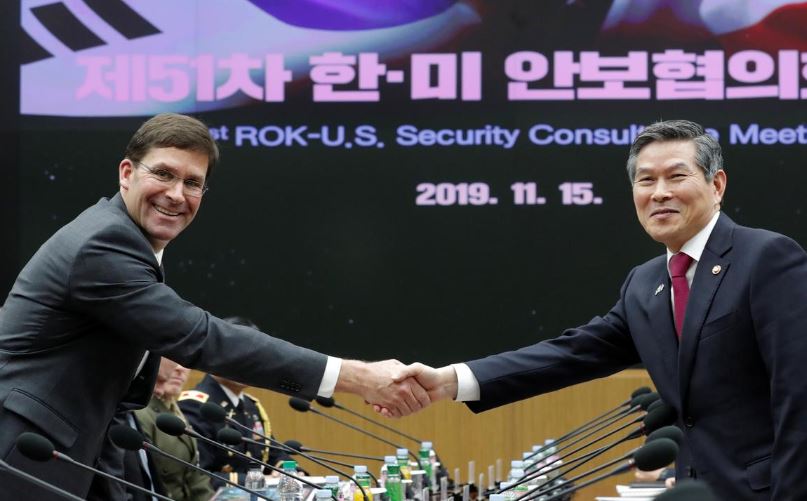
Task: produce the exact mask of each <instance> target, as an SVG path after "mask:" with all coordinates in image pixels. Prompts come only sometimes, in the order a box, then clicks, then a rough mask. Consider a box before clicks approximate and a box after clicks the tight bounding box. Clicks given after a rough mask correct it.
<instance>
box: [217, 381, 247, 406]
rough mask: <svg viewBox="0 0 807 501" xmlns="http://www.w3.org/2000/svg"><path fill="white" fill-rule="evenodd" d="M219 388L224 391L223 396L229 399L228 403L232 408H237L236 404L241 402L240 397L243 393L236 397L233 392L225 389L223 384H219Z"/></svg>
mask: <svg viewBox="0 0 807 501" xmlns="http://www.w3.org/2000/svg"><path fill="white" fill-rule="evenodd" d="M219 386H221V389H222V390H224V394H225V395H227V398H229V399H230V402H231V403H232V404H233V407H238V402H240V401H241V395H243V394H244V392H241V393H239V394H238V395H236V394H235V392H233V390H231V389H229V388H227V387H226V386H224V385H223V384H221V383H219Z"/></svg>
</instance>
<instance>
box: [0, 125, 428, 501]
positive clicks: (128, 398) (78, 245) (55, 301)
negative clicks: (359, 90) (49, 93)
mask: <svg viewBox="0 0 807 501" xmlns="http://www.w3.org/2000/svg"><path fill="white" fill-rule="evenodd" d="M217 160H218V149H217V147H216V144H215V142H214V141H213V139H212V138H211V136H210V134H209V131H208V129H207V127H206V126H205V125H204V124H202V123H201V122H199V121H198V120H196V119H193V118H191V117H187V116H183V115H176V114H162V115H158V116H156V117H154V118H152V119H150V120H148V121H147V122H145V123H144V124H143V125H142V126H141V127H140V129H139V130H138V131H137V132H136V133H135V135H134V136H133V137H132V139H131V141H130V142H129V145H128V146H127V149H126V152H125V158H124V159H123V160H122V161H121V162H120V165H119V167H118V170H119V183H120V193H118V194H116V195H115V196H114V197H112V198H111V199H105V198H104V199H101V200H100V201H99V202H98V203H97V204H95V205H94V206H92V207H90V208H88V209H87V210H85V211H84V212H83V213H82V214H80V215H79V216H78V217H77V218H76V219H74V220H73V221H72V222H70V223H69V224H67V225H66V226H64V227H63V228H61V229H60V230H59V231H57V232H56V233H55V234H54V235H53V236H52V237H51V238H50V239H49V240H48V241H47V242H45V244H43V245H42V247H41V248H40V249H39V250H38V251H37V252H36V254H35V255H34V256H33V257H32V258H31V260H30V261H29V262H28V263H27V264H26V266H25V267H24V269H23V270H22V271H21V272H20V274H19V276H18V277H17V280H16V282H15V284H14V286H13V288H12V290H11V292H10V294H9V296H8V298H7V299H6V302H5V304H4V305H3V307H2V309H0V458H2V459H4V460H5V461H7V462H8V463H9V464H11V465H12V466H15V467H17V468H20V469H22V470H24V471H27V472H29V473H32V474H34V475H35V476H37V477H39V478H41V479H44V480H46V481H48V482H50V483H53V484H55V485H57V486H59V487H61V488H63V489H66V490H68V491H70V492H72V493H75V494H77V495H79V496H86V495H87V494H88V491H89V490H90V484H91V481H92V475H91V474H88V473H86V472H84V471H81V470H78V469H77V468H75V467H73V466H70V465H67V464H59V463H56V462H55V461H50V462H45V463H37V462H33V461H31V460H29V459H27V458H25V457H24V456H23V455H22V454H21V453H20V452H19V451H18V450H17V449H16V447H15V440H16V438H17V437H18V436H19V435H20V433H22V432H25V431H33V432H37V433H40V434H42V435H45V436H46V437H48V438H49V439H50V440H51V441H52V442H53V443H54V444H55V447H56V449H57V450H59V451H61V452H63V453H65V454H67V455H69V456H71V457H73V458H74V459H76V460H78V461H80V462H82V463H85V464H90V465H93V464H99V463H98V461H99V459H98V457H99V454H100V453H101V449H102V444H103V441H104V438H105V435H106V431H107V427H108V425H109V423H110V420H111V419H112V417H113V415H114V414H115V412H116V411H117V410H121V409H126V408H133V407H142V406H143V405H145V404H146V403H147V402H148V399H149V397H150V395H151V392H152V388H153V385H154V381H155V377H156V374H157V368H158V366H159V359H160V356H166V357H169V358H171V359H172V360H175V361H177V362H178V363H181V364H182V365H184V366H186V367H192V368H196V369H200V370H202V371H205V372H210V373H214V374H220V375H222V376H225V377H227V378H231V379H235V380H238V381H241V382H243V383H245V384H248V385H251V386H260V387H264V388H269V389H272V390H276V391H279V392H283V393H287V394H290V395H297V396H300V397H304V398H308V399H311V398H313V397H315V396H317V395H321V396H329V395H331V394H332V393H333V392H334V391H346V392H351V393H355V394H358V395H360V396H362V397H363V398H364V399H365V400H366V401H368V402H371V403H375V404H379V405H381V406H384V407H385V408H390V409H393V411H392V413H393V414H394V415H397V416H399V415H405V414H409V413H411V412H413V411H415V410H418V409H420V408H421V407H422V406H424V405H426V404H428V403H429V399H428V395H427V394H426V393H425V392H424V391H423V390H422V388H420V387H419V386H418V385H417V384H416V383H414V382H413V381H412V380H404V381H403V382H395V381H401V378H403V377H405V376H406V372H405V369H404V366H403V365H402V364H400V363H399V362H397V361H394V360H388V361H384V362H375V363H365V362H359V361H354V360H340V359H337V358H333V357H328V356H326V355H323V354H320V353H317V352H315V351H312V350H308V349H306V348H301V347H298V346H295V345H293V344H291V343H288V342H286V341H283V340H280V339H277V338H273V337H271V336H267V335H265V334H263V333H261V332H259V331H257V330H255V329H252V328H249V327H244V326H238V325H233V324H230V323H228V322H225V321H223V320H220V319H219V318H217V317H215V316H213V315H211V314H210V313H208V312H206V311H204V310H202V309H201V308H198V307H196V306H194V305H193V304H190V303H189V302H187V301H184V300H183V299H182V298H180V297H179V296H178V295H177V294H176V292H174V291H173V290H172V289H171V288H170V287H168V286H166V285H165V283H164V280H163V270H162V266H161V264H160V263H161V260H162V255H163V251H164V249H165V247H166V245H167V244H168V243H169V242H170V241H171V240H173V239H174V238H175V237H176V236H177V235H179V234H180V233H181V232H182V230H184V229H185V228H186V227H187V226H188V225H189V224H190V223H191V221H193V218H194V216H195V215H196V212H197V211H198V209H199V205H200V203H201V200H202V196H203V194H204V192H205V191H206V189H207V181H208V179H209V178H210V174H211V171H212V169H213V167H214V166H215V164H216V161H217ZM225 346H226V349H225ZM103 460H104V459H102V461H103ZM0 470H2V468H0ZM0 486H2V491H0V492H2V494H3V495H4V496H5V498H6V499H15V500H26V499H31V500H33V499H36V500H43V499H51V496H50V495H49V494H48V493H46V492H45V491H42V490H40V489H36V488H33V487H32V486H31V485H28V484H25V483H24V482H22V481H21V480H18V479H17V478H16V477H13V476H10V475H9V474H7V473H3V472H1V471H0Z"/></svg>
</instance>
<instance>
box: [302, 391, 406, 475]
mask: <svg viewBox="0 0 807 501" xmlns="http://www.w3.org/2000/svg"><path fill="white" fill-rule="evenodd" d="M289 406H291V408H292V409H294V410H295V411H297V412H312V413H314V414H317V415H318V416H322V417H324V418H328V419H330V420H331V421H334V422H337V423H339V424H341V425H342V426H347V427H348V428H350V429H351V430H355V431H358V432H359V433H362V434H364V435H367V436H368V437H372V438H374V439H376V440H378V441H380V442H384V443H385V444H387V445H391V446H392V447H395V448H396V449H403V448H404V447H403V446H401V445H398V444H396V443H394V442H390V441H389V440H387V439H385V438H383V437H379V436H378V435H376V434H375V433H370V432H369V431H367V430H362V429H361V428H359V427H358V426H354V425H352V424H350V423H346V422H344V421H342V420H341V419H337V418H335V417H333V416H330V415H328V414H325V413H324V412H320V411H318V410H317V409H314V408H312V407H311V402H308V401H307V400H303V399H302V398H299V397H291V398H290V399H289ZM409 455H410V456H412V458H413V459H414V460H415V461H417V460H418V457H417V456H415V454H414V453H413V452H412V451H409Z"/></svg>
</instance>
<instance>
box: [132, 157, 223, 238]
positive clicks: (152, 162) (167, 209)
mask: <svg viewBox="0 0 807 501" xmlns="http://www.w3.org/2000/svg"><path fill="white" fill-rule="evenodd" d="M140 163H142V164H143V165H146V166H148V167H149V168H150V169H152V170H154V171H157V170H164V171H167V172H170V173H171V174H172V175H173V176H175V177H177V178H179V179H178V180H177V182H175V183H172V184H166V183H164V182H161V181H159V180H158V179H157V178H156V177H155V176H154V175H152V174H150V173H149V171H148V170H147V169H146V168H145V167H143V166H142V165H140ZM140 163H135V162H133V161H132V160H130V159H128V158H125V159H123V160H122V161H121V163H120V165H119V167H118V171H119V182H120V191H121V195H122V196H123V201H124V203H125V204H126V209H127V211H128V212H129V215H130V216H131V218H132V219H133V220H134V222H135V223H137V225H138V226H140V228H141V229H142V230H143V232H144V233H145V234H146V237H147V238H148V239H149V242H151V246H152V247H153V248H154V251H155V252H158V251H160V250H162V249H163V248H165V246H166V245H168V242H170V241H171V240H173V239H174V238H176V236H177V235H179V234H180V233H181V232H182V230H184V229H185V228H186V227H187V226H188V225H189V224H190V223H191V221H193V218H194V217H195V216H196V212H197V211H198V210H199V204H200V202H201V200H202V199H201V197H189V196H187V195H185V194H184V193H183V182H182V179H185V180H195V181H199V182H201V183H202V184H204V181H205V175H206V174H207V163H208V157H207V155H206V154H204V153H200V152H197V151H192V150H182V149H178V148H173V147H171V148H152V149H151V150H149V151H148V153H147V154H146V155H145V156H144V157H143V158H142V159H141V160H140Z"/></svg>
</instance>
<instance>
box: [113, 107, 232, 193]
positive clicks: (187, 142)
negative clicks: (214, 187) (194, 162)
mask: <svg viewBox="0 0 807 501" xmlns="http://www.w3.org/2000/svg"><path fill="white" fill-rule="evenodd" d="M152 148H179V149H181V150H190V151H196V152H199V153H203V154H205V155H207V175H206V176H205V182H207V181H208V180H209V179H210V175H211V174H212V173H213V168H214V167H215V166H216V163H218V161H219V148H218V146H216V141H215V140H213V137H212V136H211V135H210V130H209V129H208V128H207V126H206V125H205V124H204V123H202V122H201V121H200V120H197V119H196V118H193V117H189V116H187V115H180V114H178V113H160V114H159V115H155V116H154V117H152V118H150V119H148V120H146V121H145V122H144V123H143V125H141V126H140V128H139V129H137V132H135V133H134V135H133V136H132V139H130V140H129V144H128V145H127V146H126V151H125V152H124V155H125V156H126V158H128V159H129V160H131V161H133V162H140V161H141V160H142V159H143V157H145V156H146V155H147V154H148V152H149V151H150V150H151V149H152Z"/></svg>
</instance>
